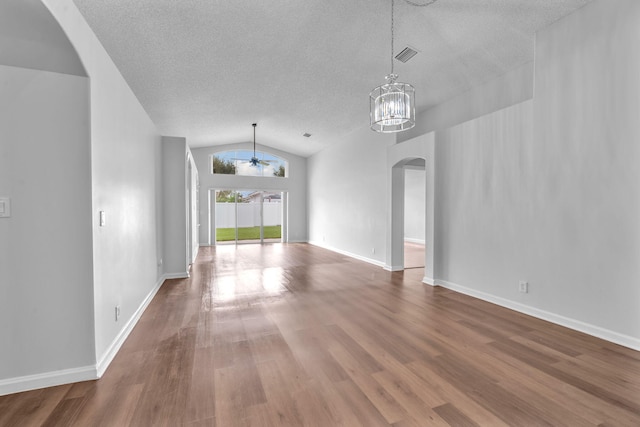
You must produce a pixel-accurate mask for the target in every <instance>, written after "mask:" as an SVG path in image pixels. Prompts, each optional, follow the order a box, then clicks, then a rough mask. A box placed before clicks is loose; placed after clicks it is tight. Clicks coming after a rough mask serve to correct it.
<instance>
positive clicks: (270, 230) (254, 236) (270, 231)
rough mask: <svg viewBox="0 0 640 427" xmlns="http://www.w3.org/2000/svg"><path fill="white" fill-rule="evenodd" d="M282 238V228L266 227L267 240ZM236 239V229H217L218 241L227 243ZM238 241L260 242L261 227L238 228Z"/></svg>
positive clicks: (275, 226)
mask: <svg viewBox="0 0 640 427" xmlns="http://www.w3.org/2000/svg"><path fill="white" fill-rule="evenodd" d="M281 236H282V226H280V225H267V226H265V227H264V238H265V239H279V238H280V237H281ZM235 239H236V229H235V228H216V241H218V242H227V241H230V240H235ZM238 240H260V227H240V228H238Z"/></svg>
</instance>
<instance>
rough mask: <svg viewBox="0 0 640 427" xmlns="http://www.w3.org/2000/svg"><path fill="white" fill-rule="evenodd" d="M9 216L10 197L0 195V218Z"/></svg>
mask: <svg viewBox="0 0 640 427" xmlns="http://www.w3.org/2000/svg"><path fill="white" fill-rule="evenodd" d="M10 216H11V199H9V198H8V197H0V218H9V217H10Z"/></svg>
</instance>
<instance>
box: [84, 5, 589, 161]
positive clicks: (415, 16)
mask: <svg viewBox="0 0 640 427" xmlns="http://www.w3.org/2000/svg"><path fill="white" fill-rule="evenodd" d="M74 1H75V3H76V4H77V5H78V8H79V9H80V11H81V12H82V14H83V15H84V16H85V18H86V19H87V21H88V23H89V25H90V26H91V27H92V29H93V30H94V32H95V33H96V34H97V36H98V38H99V39H100V41H101V42H102V44H103V45H104V47H105V48H106V50H107V51H108V52H109V54H110V55H111V58H112V59H113V61H114V62H115V63H116V65H117V66H118V68H119V69H120V71H121V73H122V74H123V75H124V77H125V79H126V80H127V82H128V83H129V85H130V86H131V88H132V89H133V91H134V92H135V94H136V95H137V97H138V99H139V100H140V102H141V103H142V105H143V106H144V108H145V109H146V111H147V112H148V113H149V115H150V116H151V119H152V120H153V121H154V122H155V123H156V125H157V126H158V129H159V131H160V132H161V133H162V134H163V135H171V136H185V137H187V141H188V143H189V145H190V146H191V147H199V146H208V145H219V144H229V143H235V142H246V141H250V140H251V139H252V128H251V123H253V122H257V123H258V132H257V141H258V143H259V144H263V145H268V146H271V147H274V148H278V149H281V150H284V151H288V152H291V153H294V154H298V155H302V156H308V155H311V154H313V153H314V152H317V151H319V150H320V149H322V148H323V147H325V146H327V145H329V144H331V143H332V142H333V141H335V140H336V138H338V137H340V136H341V135H344V134H346V133H348V132H350V131H353V130H355V129H357V128H360V127H362V126H365V125H367V124H368V122H369V102H368V95H369V92H370V91H371V89H373V88H374V87H375V86H378V85H379V84H381V83H383V82H384V76H385V75H386V74H388V73H389V71H390V10H391V9H390V1H389V0H350V1H345V0H305V1H303V0H298V1H294V0H272V1H268V2H267V1H256V0H253V1H249V0H234V1H221V0H180V1H176V0H136V1H131V0H74ZM415 1H416V2H419V1H420V0H415ZM589 1H590V0H439V1H438V2H437V3H435V4H433V5H431V6H429V7H414V6H410V5H409V4H407V3H405V2H404V1H402V0H396V9H395V10H396V20H395V21H396V41H395V45H396V53H397V52H398V51H400V50H401V49H402V48H403V47H404V46H406V45H410V46H411V47H413V48H415V49H417V50H418V51H419V52H420V53H418V55H416V56H415V57H414V58H413V59H411V60H410V61H409V62H407V63H406V64H403V63H400V62H398V61H396V63H395V69H396V73H397V74H399V75H400V78H399V80H400V81H404V82H407V83H411V84H412V85H413V86H415V88H416V94H417V95H416V99H417V108H418V110H424V109H426V108H429V107H431V106H434V105H436V104H438V103H440V102H442V101H444V100H447V99H450V98H452V97H454V96H456V95H458V94H460V93H462V92H464V91H466V90H468V89H470V88H471V87H473V86H476V85H478V84H481V83H483V82H486V81H489V80H491V79H494V78H496V77H498V76H500V75H501V74H504V73H505V72H506V71H508V70H510V69H512V68H514V67H516V66H518V65H521V64H523V63H525V62H528V61H531V60H533V46H534V34H535V32H536V31H537V30H539V29H541V28H544V27H546V26H548V25H549V24H551V23H552V22H554V21H556V20H558V19H560V18H561V17H563V16H565V15H567V14H569V13H571V12H572V11H574V10H575V9H577V8H580V7H582V6H583V5H584V4H586V3H588V2H589ZM305 132H308V133H310V134H312V136H311V137H310V138H305V137H303V136H302V134H303V133H305Z"/></svg>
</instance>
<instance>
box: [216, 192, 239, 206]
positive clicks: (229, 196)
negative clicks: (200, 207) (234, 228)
mask: <svg viewBox="0 0 640 427" xmlns="http://www.w3.org/2000/svg"><path fill="white" fill-rule="evenodd" d="M242 199H243V197H242V193H238V202H242ZM235 201H236V192H235V191H233V190H220V191H216V202H217V203H235Z"/></svg>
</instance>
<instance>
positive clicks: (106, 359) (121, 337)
mask: <svg viewBox="0 0 640 427" xmlns="http://www.w3.org/2000/svg"><path fill="white" fill-rule="evenodd" d="M166 279H167V277H166V275H162V276H161V277H160V279H158V281H157V282H156V284H155V286H154V287H153V289H151V291H150V292H149V293H148V294H147V296H146V298H145V299H144V300H143V301H142V303H141V304H140V306H139V307H138V309H137V310H136V312H135V313H133V316H131V318H130V319H129V321H128V322H127V323H126V325H124V327H123V328H122V330H121V331H120V333H119V334H118V336H116V338H115V339H114V340H113V342H112V343H111V345H110V346H109V348H108V349H107V351H106V352H105V353H104V354H103V355H102V357H101V358H100V360H98V363H97V364H96V372H97V377H98V378H100V377H102V375H103V374H104V372H105V371H106V370H107V368H108V367H109V365H110V364H111V362H112V361H113V358H114V357H116V354H118V351H119V350H120V347H122V344H124V342H125V340H126V339H127V337H128V336H129V334H130V333H131V331H132V330H133V328H134V327H135V326H136V324H137V323H138V320H140V317H142V313H144V311H145V310H146V308H147V306H149V303H150V302H151V300H153V297H155V296H156V294H157V293H158V290H160V287H162V284H163V283H164V281H165V280H166Z"/></svg>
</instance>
